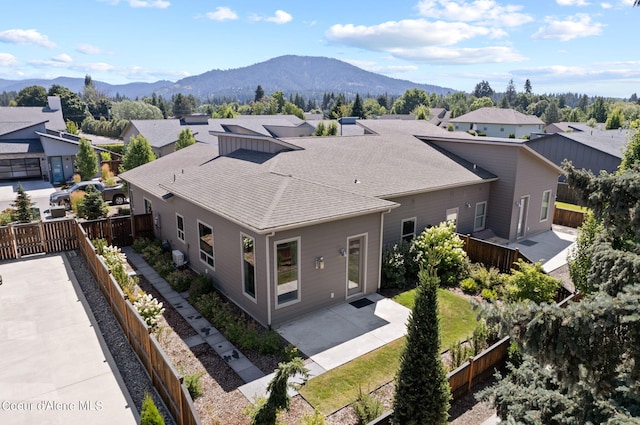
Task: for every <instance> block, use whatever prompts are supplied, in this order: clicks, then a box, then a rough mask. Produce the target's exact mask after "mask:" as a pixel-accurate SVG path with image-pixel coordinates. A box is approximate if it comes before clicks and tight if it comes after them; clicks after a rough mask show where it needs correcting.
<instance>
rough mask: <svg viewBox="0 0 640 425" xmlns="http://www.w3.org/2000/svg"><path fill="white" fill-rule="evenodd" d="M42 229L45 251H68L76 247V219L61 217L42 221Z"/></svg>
mask: <svg viewBox="0 0 640 425" xmlns="http://www.w3.org/2000/svg"><path fill="white" fill-rule="evenodd" d="M42 230H43V236H44V243H45V248H46V250H47V252H60V251H70V250H72V249H77V248H78V230H77V225H76V221H75V220H73V219H62V220H55V221H43V222H42Z"/></svg>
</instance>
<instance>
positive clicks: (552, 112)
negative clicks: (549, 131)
mask: <svg viewBox="0 0 640 425" xmlns="http://www.w3.org/2000/svg"><path fill="white" fill-rule="evenodd" d="M543 118H544V122H545V124H547V125H549V124H552V123H554V122H559V121H560V112H559V111H558V104H557V103H556V102H555V100H553V101H551V102H550V103H549V106H547V110H546V111H544V114H543Z"/></svg>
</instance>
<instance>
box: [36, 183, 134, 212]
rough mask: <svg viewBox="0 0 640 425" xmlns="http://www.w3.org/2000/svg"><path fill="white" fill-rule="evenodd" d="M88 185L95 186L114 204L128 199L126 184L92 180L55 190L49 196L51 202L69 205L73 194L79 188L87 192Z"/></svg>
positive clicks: (51, 203) (53, 204) (106, 199)
mask: <svg viewBox="0 0 640 425" xmlns="http://www.w3.org/2000/svg"><path fill="white" fill-rule="evenodd" d="M88 186H93V187H95V188H96V189H97V190H98V192H100V193H101V194H102V199H104V200H105V201H106V202H111V203H112V204H114V205H122V204H124V203H125V201H126V200H127V192H126V190H125V188H124V185H122V184H118V185H115V186H105V185H104V184H103V183H102V182H99V181H94V180H91V181H82V182H79V183H76V184H74V185H73V186H71V187H70V188H69V189H63V190H59V191H57V192H53V193H52V194H51V195H50V196H49V204H50V205H52V206H55V205H64V206H66V207H68V206H69V205H70V200H69V199H70V196H71V194H72V193H73V192H75V191H78V190H81V191H84V192H86V190H87V187H88Z"/></svg>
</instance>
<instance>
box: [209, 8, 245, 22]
mask: <svg viewBox="0 0 640 425" xmlns="http://www.w3.org/2000/svg"><path fill="white" fill-rule="evenodd" d="M205 15H206V17H207V18H209V19H211V20H212V21H229V20H234V19H238V14H237V13H236V12H234V11H233V10H231V8H229V7H226V6H220V7H216V11H215V12H207V13H206V14H205Z"/></svg>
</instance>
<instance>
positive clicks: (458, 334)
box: [300, 289, 477, 415]
mask: <svg viewBox="0 0 640 425" xmlns="http://www.w3.org/2000/svg"><path fill="white" fill-rule="evenodd" d="M414 297H415V289H413V290H411V291H407V292H403V293H401V294H399V295H398V296H396V297H394V300H395V301H396V302H398V303H400V304H402V305H404V306H406V307H408V308H412V307H413V302H414ZM438 310H439V313H440V338H441V340H442V344H441V347H442V350H444V349H446V348H448V347H449V345H451V344H452V343H453V342H455V341H461V340H464V339H466V338H467V337H469V336H470V335H471V334H472V333H473V329H474V328H475V326H476V323H477V322H476V313H475V312H474V311H473V309H472V307H471V304H470V303H469V302H468V301H467V299H466V298H464V297H461V296H459V295H456V294H454V293H452V292H450V291H447V290H444V289H439V290H438ZM404 344H405V338H404V337H403V338H400V339H397V340H395V341H393V342H392V343H390V344H387V345H385V346H384V347H381V348H379V349H377V350H375V351H372V352H370V353H368V354H365V355H364V356H361V357H358V358H357V359H355V360H353V361H351V362H349V363H346V364H344V365H342V366H340V367H338V368H336V369H333V370H330V371H328V372H326V373H323V374H322V375H320V376H318V377H315V378H312V379H310V380H309V381H308V382H307V383H306V384H305V385H304V386H303V387H302V388H301V389H300V393H301V394H302V395H303V397H304V398H305V399H306V400H307V401H309V403H311V404H312V405H313V406H314V407H315V408H317V409H318V410H320V412H322V413H323V414H325V415H328V414H330V413H332V412H334V411H336V410H338V409H340V408H342V407H344V406H346V405H348V404H350V403H352V402H353V401H354V400H355V399H356V397H357V395H358V387H359V386H361V387H362V390H363V391H373V390H374V389H376V388H378V387H379V386H381V385H383V384H386V383H387V382H390V381H392V380H393V378H394V377H395V374H396V371H397V369H398V366H399V363H400V353H401V352H402V350H403V348H404Z"/></svg>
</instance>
